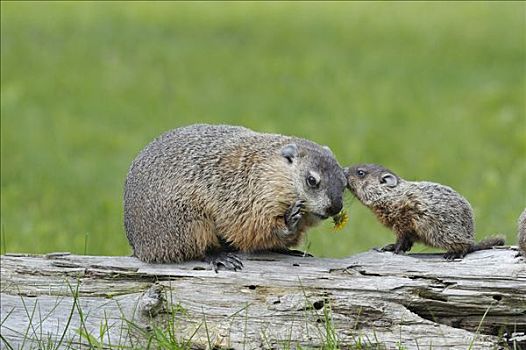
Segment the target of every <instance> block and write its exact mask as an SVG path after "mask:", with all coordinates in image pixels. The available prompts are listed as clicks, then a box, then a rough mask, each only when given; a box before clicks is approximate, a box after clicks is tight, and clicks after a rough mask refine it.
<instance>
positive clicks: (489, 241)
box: [471, 235, 506, 252]
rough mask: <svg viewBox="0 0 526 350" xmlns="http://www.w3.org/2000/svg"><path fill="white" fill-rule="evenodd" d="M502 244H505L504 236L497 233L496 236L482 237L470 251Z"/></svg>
mask: <svg viewBox="0 0 526 350" xmlns="http://www.w3.org/2000/svg"><path fill="white" fill-rule="evenodd" d="M504 244H506V242H505V240H504V237H503V236H501V235H498V236H494V237H489V238H486V239H483V240H482V241H480V242H478V243H477V244H475V245H474V246H473V248H472V250H471V251H472V252H474V251H477V250H484V249H490V248H492V247H495V246H502V245H504Z"/></svg>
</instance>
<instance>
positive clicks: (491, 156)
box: [1, 2, 526, 257]
mask: <svg viewBox="0 0 526 350" xmlns="http://www.w3.org/2000/svg"><path fill="white" fill-rule="evenodd" d="M525 9H526V5H525V4H524V3H520V2H517V3H503V2H468V3H439V2H433V3H418V2H416V3H415V2H407V3H376V2H372V3H367V2H366V3H274V2H273V3H236V2H234V3H208V2H206V3H205V2H203V3H168V2H158V3H147V2H146V3H144V2H143V3H135V2H133V3H132V2H128V3H102V2H100V3H99V2H81V3H67V2H65V3H63V2H57V3H45V2H31V3H29V2H2V4H1V230H2V240H1V241H2V252H5V251H9V252H21V251H23V252H34V253H41V252H50V251H64V250H65V251H71V252H74V253H83V252H84V251H85V249H86V250H87V253H89V254H107V255H121V254H129V252H130V250H129V248H128V244H127V241H126V239H125V234H124V231H123V226H122V199H121V197H122V187H123V182H124V179H125V176H126V172H127V169H128V166H129V164H130V162H131V161H132V160H133V158H134V157H135V156H136V154H137V153H138V152H139V150H140V149H141V148H142V147H144V146H145V145H146V144H147V143H148V142H149V141H150V140H151V139H152V138H154V137H156V136H157V135H158V134H160V133H161V132H163V131H166V130H168V129H171V128H175V127H178V126H181V125H185V124H190V123H196V122H210V123H229V124H241V125H244V126H247V127H250V128H253V129H255V130H258V131H264V132H278V133H283V134H290V135H297V136H302V137H306V138H309V139H312V140H314V141H316V142H318V143H321V144H327V145H330V147H331V148H332V150H333V151H334V153H335V154H336V156H337V157H338V158H339V160H340V162H341V163H342V164H344V165H347V164H351V163H357V162H377V163H381V164H384V165H386V166H388V167H390V168H392V169H393V170H394V171H396V172H398V173H399V175H401V176H402V177H405V178H407V179H426V180H431V181H436V182H441V183H444V184H448V185H450V186H452V187H453V188H455V189H457V190H458V191H459V192H461V193H462V194H463V195H464V196H465V197H467V198H468V200H470V201H471V203H472V205H473V207H474V210H475V215H476V222H477V228H478V230H477V232H478V233H477V236H478V237H482V236H485V235H488V234H490V233H495V232H502V233H505V234H506V235H507V237H508V239H509V240H510V241H511V242H513V243H514V242H515V232H516V219H517V217H518V215H519V213H520V212H521V211H522V209H523V208H524V207H525V206H526V198H525V191H526V190H525V189H526V119H525V118H526V117H525V96H526V91H525V73H526V72H525V62H526V61H525V59H526V55H525V51H526V49H525V42H526V41H525V31H526V25H525V13H526V12H525ZM347 209H348V211H349V213H350V217H351V219H350V222H349V224H348V225H347V226H346V228H345V229H344V230H343V231H339V232H334V231H333V230H332V228H331V224H330V223H329V222H327V223H324V224H323V225H321V226H319V227H318V228H316V229H315V230H313V231H311V233H310V234H309V241H308V242H307V244H308V245H310V250H311V251H312V252H313V253H314V254H318V255H323V256H334V257H339V256H345V255H349V254H351V253H355V252H358V251H361V250H366V249H369V248H371V247H373V246H379V245H383V244H386V243H388V242H391V241H393V240H394V236H393V235H392V234H391V233H390V232H389V231H387V230H386V229H384V228H383V227H382V226H381V225H380V224H379V223H377V222H376V220H375V218H374V216H373V215H372V214H371V213H370V212H369V211H368V210H367V209H365V208H363V207H362V206H361V205H360V204H359V203H358V201H356V200H355V201H352V200H351V196H350V195H349V194H348V195H347ZM86 237H87V242H86ZM85 245H86V247H85ZM414 250H415V251H429V249H428V248H424V247H422V246H418V247H416V249H414Z"/></svg>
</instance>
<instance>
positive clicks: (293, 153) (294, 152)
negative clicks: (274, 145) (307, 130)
mask: <svg viewBox="0 0 526 350" xmlns="http://www.w3.org/2000/svg"><path fill="white" fill-rule="evenodd" d="M281 155H282V156H283V157H285V158H287V160H288V161H289V163H292V161H293V159H294V158H296V157H297V156H298V146H296V144H295V143H289V144H287V145H285V146H283V148H282V149H281Z"/></svg>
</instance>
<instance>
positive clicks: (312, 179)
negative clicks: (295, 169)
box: [307, 175, 318, 188]
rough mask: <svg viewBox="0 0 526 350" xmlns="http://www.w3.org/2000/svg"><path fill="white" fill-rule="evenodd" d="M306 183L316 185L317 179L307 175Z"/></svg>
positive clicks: (314, 186)
mask: <svg viewBox="0 0 526 350" xmlns="http://www.w3.org/2000/svg"><path fill="white" fill-rule="evenodd" d="M307 185H309V187H312V188H316V187H318V180H316V178H315V177H314V176H312V175H309V176H307Z"/></svg>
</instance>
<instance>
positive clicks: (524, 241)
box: [517, 208, 526, 256]
mask: <svg viewBox="0 0 526 350" xmlns="http://www.w3.org/2000/svg"><path fill="white" fill-rule="evenodd" d="M517 239H518V241H519V249H520V250H521V253H522V255H523V256H526V208H525V209H524V210H523V212H522V214H521V215H520V216H519V220H518V221H517Z"/></svg>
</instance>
